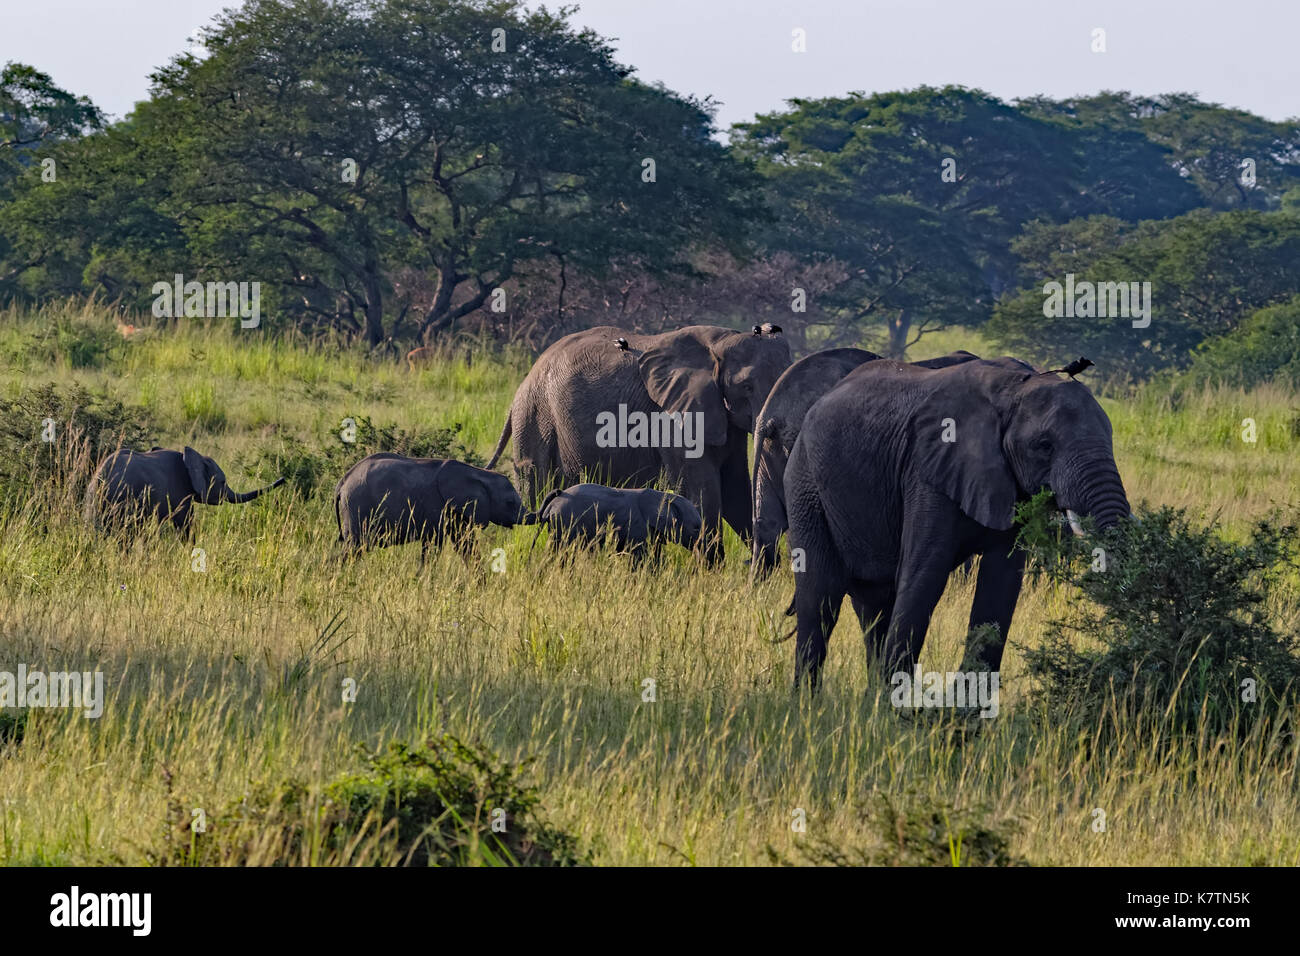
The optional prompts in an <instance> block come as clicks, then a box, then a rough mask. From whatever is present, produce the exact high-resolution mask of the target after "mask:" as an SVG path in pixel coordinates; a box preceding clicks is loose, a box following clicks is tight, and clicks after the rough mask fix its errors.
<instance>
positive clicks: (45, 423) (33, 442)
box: [0, 383, 154, 506]
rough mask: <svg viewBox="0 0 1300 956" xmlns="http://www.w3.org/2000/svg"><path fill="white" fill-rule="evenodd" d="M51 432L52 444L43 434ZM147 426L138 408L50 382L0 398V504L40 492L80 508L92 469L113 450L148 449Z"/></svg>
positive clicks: (149, 434) (149, 428)
mask: <svg viewBox="0 0 1300 956" xmlns="http://www.w3.org/2000/svg"><path fill="white" fill-rule="evenodd" d="M51 423H52V428H53V436H54V440H53V441H47V440H46V437H45V436H46V435H48V434H49V429H50V428H51ZM153 431H154V429H153V426H152V424H151V423H150V422H149V420H148V416H147V414H146V413H145V412H144V410H143V409H140V408H136V407H131V406H127V405H124V404H122V403H121V402H120V401H117V400H115V399H109V398H107V397H105V396H98V395H92V394H91V393H90V392H88V391H87V390H86V388H85V387H84V386H82V385H79V384H76V383H74V384H73V385H71V386H69V387H67V388H63V389H60V388H59V387H58V386H57V385H54V384H53V383H47V384H45V385H41V386H39V387H37V388H34V389H30V390H27V391H23V392H20V393H19V395H18V397H17V398H14V399H4V398H0V500H3V501H7V502H9V503H13V502H15V501H18V500H22V499H26V498H29V497H31V496H32V494H33V490H38V491H39V490H44V491H47V492H52V493H54V494H55V495H56V496H57V497H59V498H61V499H63V500H66V501H67V502H70V503H73V504H75V505H78V506H79V504H80V501H81V498H82V496H83V495H84V494H85V489H86V484H87V482H88V481H89V480H90V475H91V473H92V472H93V471H94V469H95V466H96V465H98V463H99V462H100V460H101V459H102V458H103V457H104V456H105V455H107V454H108V453H109V452H111V451H113V450H115V449H116V448H118V447H119V446H120V447H126V448H149V447H150V446H151V444H152V441H151V437H152V434H153Z"/></svg>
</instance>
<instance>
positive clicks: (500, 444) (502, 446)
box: [484, 409, 514, 468]
mask: <svg viewBox="0 0 1300 956" xmlns="http://www.w3.org/2000/svg"><path fill="white" fill-rule="evenodd" d="M512 411H513V409H512ZM512 431H514V416H513V415H511V413H510V412H506V425H505V427H504V428H503V429H501V437H500V438H498V439H497V447H496V448H494V449H493V450H492V457H491V458H490V459H488V463H487V464H486V465H485V466H484V467H486V468H495V467H496V465H497V461H498V460H499V459H500V458H501V453H502V452H503V451H505V450H506V442H508V441H510V433H511V432H512Z"/></svg>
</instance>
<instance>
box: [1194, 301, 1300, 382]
mask: <svg viewBox="0 0 1300 956" xmlns="http://www.w3.org/2000/svg"><path fill="white" fill-rule="evenodd" d="M1183 379H1184V381H1185V382H1186V383H1187V384H1189V385H1192V386H1200V385H1228V386H1233V387H1239V388H1254V387H1255V386H1257V385H1263V384H1266V383H1270V382H1271V383H1274V384H1277V385H1281V386H1289V387H1290V388H1300V295H1297V296H1294V297H1292V298H1291V299H1288V300H1287V301H1286V302H1283V303H1281V304H1280V305H1274V306H1270V307H1269V308H1266V309H1260V310H1259V311H1258V312H1255V313H1254V314H1252V315H1251V316H1250V317H1249V318H1247V319H1246V320H1245V321H1244V322H1242V324H1241V325H1240V326H1239V327H1238V328H1236V329H1235V330H1233V331H1232V332H1230V333H1228V334H1227V335H1222V336H1219V337H1218V338H1214V339H1211V340H1210V341H1209V342H1207V343H1205V344H1204V345H1202V346H1201V347H1200V349H1198V350H1197V352H1196V355H1195V358H1194V359H1193V361H1192V367H1191V368H1190V369H1189V370H1188V371H1187V373H1186V375H1184V377H1183Z"/></svg>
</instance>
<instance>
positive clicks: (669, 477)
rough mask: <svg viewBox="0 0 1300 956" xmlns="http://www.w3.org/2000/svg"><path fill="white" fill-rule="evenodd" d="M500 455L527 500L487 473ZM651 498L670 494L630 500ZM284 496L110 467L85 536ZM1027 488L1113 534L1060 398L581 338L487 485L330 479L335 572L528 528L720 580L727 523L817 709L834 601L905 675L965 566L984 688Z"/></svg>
mask: <svg viewBox="0 0 1300 956" xmlns="http://www.w3.org/2000/svg"><path fill="white" fill-rule="evenodd" d="M1065 371H1067V372H1068V371H1069V370H1068V369H1067V370H1065ZM750 435H752V436H753V469H752V477H751V471H750V463H749V438H750ZM512 438H513V441H514V468H515V473H516V477H517V480H518V483H519V487H520V488H522V490H523V495H522V496H521V495H520V493H519V492H518V491H516V488H515V485H514V484H512V483H511V482H510V480H509V479H508V478H506V477H505V476H504V475H501V474H499V473H497V472H495V471H493V470H491V469H492V468H493V467H494V466H495V465H496V464H497V462H498V461H499V460H500V458H501V456H502V454H503V452H504V451H505V448H506V446H507V444H508V443H509V442H510V441H511V439H512ZM655 482H662V483H664V484H666V485H667V486H668V487H670V488H672V489H674V491H672V492H661V491H657V490H653V489H650V488H646V487H639V486H646V485H650V484H652V483H655ZM282 483H283V479H278V480H277V481H276V482H275V483H274V484H272V485H271V486H269V488H264V489H259V490H257V491H252V492H248V493H246V494H236V493H235V492H232V491H231V490H230V489H229V488H228V487H227V486H226V482H225V475H224V474H223V473H222V471H221V469H220V468H219V467H218V466H217V465H216V463H215V462H213V461H212V459H210V458H206V457H204V456H202V455H199V454H198V453H197V452H195V451H194V450H193V449H190V448H186V449H185V450H184V452H175V451H167V450H163V449H153V450H151V451H149V452H132V451H119V452H117V453H115V454H113V455H110V456H109V457H108V458H107V459H105V460H104V462H102V463H101V464H100V466H99V468H98V470H97V471H96V473H95V477H94V480H93V481H92V482H91V487H90V489H89V491H88V492H87V500H86V513H87V517H88V519H90V520H93V521H95V522H96V523H98V524H101V525H102V524H105V523H107V522H108V520H109V519H110V518H112V517H114V516H122V515H125V514H137V515H138V514H139V513H140V507H143V511H144V513H146V514H147V515H149V516H151V517H152V518H153V519H154V520H157V521H168V520H169V521H171V522H172V524H174V525H175V526H176V527H177V528H178V529H179V530H181V531H182V532H186V533H188V532H189V529H190V519H191V516H190V506H191V505H192V504H193V503H195V502H202V503H206V504H219V503H222V502H233V503H237V502H241V501H247V500H251V499H252V498H255V497H257V496H258V495H260V494H262V493H263V492H265V491H267V490H269V489H270V488H274V487H276V486H278V485H280V484H282ZM1042 489H1049V490H1050V491H1051V492H1052V493H1053V495H1054V497H1055V501H1056V504H1057V506H1058V507H1059V508H1060V509H1061V510H1062V511H1065V512H1066V513H1067V514H1068V515H1069V516H1070V520H1071V524H1072V526H1073V527H1078V525H1077V522H1076V518H1077V517H1078V516H1091V517H1092V518H1093V519H1094V520H1095V522H1096V524H1097V526H1098V527H1099V528H1105V527H1107V526H1109V525H1110V524H1113V523H1114V522H1116V521H1118V520H1120V519H1121V518H1123V517H1125V516H1127V515H1128V514H1129V506H1128V499H1127V497H1126V494H1125V490H1124V486H1123V483H1122V481H1121V480H1120V476H1119V472H1118V470H1117V468H1116V466H1115V460H1114V454H1113V450H1112V442H1111V428H1110V422H1109V420H1108V419H1107V417H1106V414H1105V412H1104V411H1103V410H1102V408H1101V406H1100V405H1099V404H1098V403H1097V401H1096V399H1095V398H1094V397H1093V395H1092V393H1091V392H1090V391H1089V390H1088V389H1087V388H1086V387H1085V386H1084V385H1083V384H1082V383H1080V382H1078V381H1075V380H1074V378H1073V377H1072V376H1062V375H1061V374H1059V373H1058V371H1051V372H1040V371H1038V370H1036V369H1034V368H1033V367H1032V366H1030V365H1028V364H1026V363H1024V362H1021V361H1018V360H1016V359H1012V358H1000V359H991V360H989V359H981V358H979V357H977V356H975V355H972V354H971V353H969V352H955V353H953V354H951V355H947V356H944V357H942V358H939V359H933V360H929V361H926V362H918V363H914V364H905V363H902V362H897V361H892V360H887V359H883V358H881V357H880V356H877V355H875V354H874V353H871V352H867V351H864V350H862V349H832V350H828V351H823V352H817V353H814V354H812V355H809V356H807V357H805V358H803V359H801V360H800V361H798V362H795V363H793V364H792V363H791V360H790V350H789V345H788V344H787V342H786V340H785V338H784V336H783V335H782V334H781V330H780V328H779V327H777V326H772V325H764V326H754V327H753V329H752V330H751V331H748V332H744V331H737V330H733V329H725V328H719V327H713V326H691V327H688V328H683V329H680V330H677V331H674V332H668V333H663V334H660V335H636V334H634V333H630V332H627V331H624V330H622V329H618V328H613V327H599V328H592V329H587V330H585V331H582V332H577V333H574V334H572V335H569V336H566V337H565V338H563V339H560V340H559V341H557V342H556V343H555V344H553V345H552V346H551V347H550V348H548V349H547V350H546V351H545V352H543V354H542V355H541V356H540V357H539V358H538V360H537V361H536V362H535V363H534V365H533V367H532V369H531V370H530V371H529V372H528V374H527V376H526V377H525V378H524V381H523V382H522V383H521V384H520V386H519V388H518V390H517V391H516V393H515V397H514V400H513V402H512V403H511V406H510V411H509V415H508V417H507V419H506V422H505V426H504V428H503V429H502V432H501V437H500V440H499V441H498V443H497V446H496V448H495V450H494V452H493V454H492V458H491V460H490V461H489V462H488V466H487V468H486V469H484V468H476V467H474V466H472V465H468V464H465V463H463V462H458V461H444V460H440V459H411V458H405V457H403V456H400V455H394V454H387V453H384V454H377V455H371V456H369V457H367V458H365V459H363V460H362V461H360V462H358V463H357V464H356V465H354V466H353V467H352V468H351V469H350V470H349V471H348V472H347V474H346V475H344V477H343V478H342V479H341V480H340V482H339V483H338V486H337V487H336V489H335V493H334V508H335V516H336V521H337V523H338V528H339V540H340V541H341V542H342V543H343V545H344V547H345V550H346V551H348V552H355V551H356V550H358V549H360V548H363V547H366V546H374V545H383V544H398V543H403V542H406V541H415V540H419V541H420V542H421V564H423V562H424V557H425V554H426V552H427V549H428V547H429V545H430V544H431V543H432V544H433V545H434V546H435V547H437V546H440V545H441V544H443V543H444V542H445V541H451V542H454V543H456V544H458V545H459V544H460V543H461V542H463V541H465V540H466V538H465V536H464V535H463V534H460V533H459V532H460V531H462V530H463V529H464V528H466V527H468V526H470V525H478V526H483V525H487V524H497V525H504V526H507V527H509V526H511V525H516V524H544V525H546V526H548V527H549V528H550V530H551V532H552V533H551V540H552V542H553V543H554V544H555V545H556V546H563V545H565V544H569V543H572V542H574V541H591V540H594V539H597V538H599V537H601V536H603V535H604V534H606V533H609V532H612V533H613V535H614V540H615V542H616V543H617V545H618V546H619V548H620V550H626V551H630V552H632V553H633V554H634V555H637V556H641V555H643V554H644V553H645V552H646V551H648V550H653V549H657V548H658V547H660V546H661V545H662V544H664V543H667V542H675V543H678V544H682V545H685V546H688V547H693V548H696V549H697V550H698V551H699V553H700V555H701V557H702V558H703V559H704V561H705V562H706V563H709V564H714V563H716V562H718V561H720V560H721V559H722V545H721V533H720V532H721V525H722V523H723V522H726V523H727V524H728V525H730V526H731V528H732V529H733V530H735V532H736V533H737V534H738V535H740V537H741V538H742V540H744V541H746V542H747V543H748V544H749V545H750V546H751V547H752V559H751V574H752V576H753V578H754V579H755V581H758V580H761V579H763V578H765V577H767V576H768V575H770V574H771V573H772V571H773V569H774V568H775V566H776V563H777V554H778V549H777V545H778V542H779V538H780V536H781V534H782V533H788V543H789V551H790V556H791V559H790V567H791V570H792V571H793V572H794V583H795V596H794V600H793V601H792V602H791V605H790V608H789V610H788V611H787V613H789V614H793V615H795V617H796V628H795V632H794V633H795V635H796V641H795V687H796V689H798V688H799V687H801V686H808V687H811V688H812V689H813V690H816V688H817V686H818V683H819V677H820V672H821V667H822V664H823V661H824V660H825V657H826V645H827V639H828V637H829V635H830V633H831V631H832V630H833V629H834V626H835V623H836V621H837V619H838V616H839V613H840V606H841V604H842V603H843V599H844V597H845V596H848V597H849V599H850V600H851V602H852V605H853V609H854V612H855V613H856V615H857V618H858V622H859V624H860V625H861V628H862V634H863V639H864V641H865V644H866V649H867V654H868V660H869V662H871V663H872V664H873V665H875V666H878V667H880V668H882V669H883V672H884V673H886V674H890V673H895V672H897V671H903V670H906V671H909V672H910V671H911V670H912V669H913V668H914V667H915V665H916V661H917V658H918V656H919V654H920V651H921V646H922V643H923V641H924V639H925V634H926V631H927V629H928V627H929V622H930V617H931V614H932V613H933V611H934V608H935V606H936V605H937V603H938V601H939V598H940V597H941V595H942V594H943V591H944V587H945V585H946V583H947V580H948V576H949V574H950V573H951V572H952V571H953V570H954V569H956V568H957V567H959V566H960V565H962V564H963V563H965V562H969V561H970V560H971V559H972V558H974V557H975V556H980V557H981V560H980V563H979V572H978V577H977V578H976V584H975V597H974V601H973V604H972V607H971V611H970V618H969V626H970V629H971V631H970V632H971V633H972V634H974V633H975V632H976V631H980V632H983V633H984V634H987V626H988V625H992V626H993V627H994V628H995V632H994V635H995V636H993V638H992V639H987V638H986V639H982V640H979V641H970V642H968V647H967V661H966V664H965V665H964V669H971V668H976V669H987V670H994V671H995V670H997V669H998V667H999V666H1000V661H1001V657H1002V650H1003V646H1004V644H1005V641H1006V635H1007V631H1008V629H1009V627H1010V624H1011V617H1012V614H1013V612H1014V611H1015V606H1016V602H1017V600H1018V597H1019V593H1020V585H1021V578H1022V576H1023V570H1024V567H1023V561H1024V558H1023V553H1022V552H1020V551H1019V550H1018V549H1016V548H1015V546H1014V545H1015V531H1014V529H1013V527H1012V518H1013V512H1014V508H1015V505H1016V504H1017V502H1020V501H1024V500H1026V499H1027V498H1029V497H1031V496H1032V495H1033V494H1035V493H1037V492H1038V491H1040V490H1042ZM525 501H526V502H527V504H525ZM530 506H531V507H535V508H536V510H530Z"/></svg>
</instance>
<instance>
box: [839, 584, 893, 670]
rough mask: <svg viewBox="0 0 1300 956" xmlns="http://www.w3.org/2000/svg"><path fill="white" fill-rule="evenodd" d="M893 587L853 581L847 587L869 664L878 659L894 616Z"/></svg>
mask: <svg viewBox="0 0 1300 956" xmlns="http://www.w3.org/2000/svg"><path fill="white" fill-rule="evenodd" d="M894 597H895V595H894V589H893V587H892V586H890V585H888V584H871V583H868V582H866V581H855V582H853V584H852V585H850V587H849V599H850V600H851V601H852V602H853V610H854V613H856V614H857V616H858V624H860V625H861V626H862V642H863V644H864V645H865V646H866V650H867V663H868V666H871V665H872V664H874V663H875V662H876V661H878V660H879V659H880V654H881V651H882V650H883V649H884V644H885V635H886V634H887V633H888V631H889V622H890V619H891V618H892V617H893V616H894Z"/></svg>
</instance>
